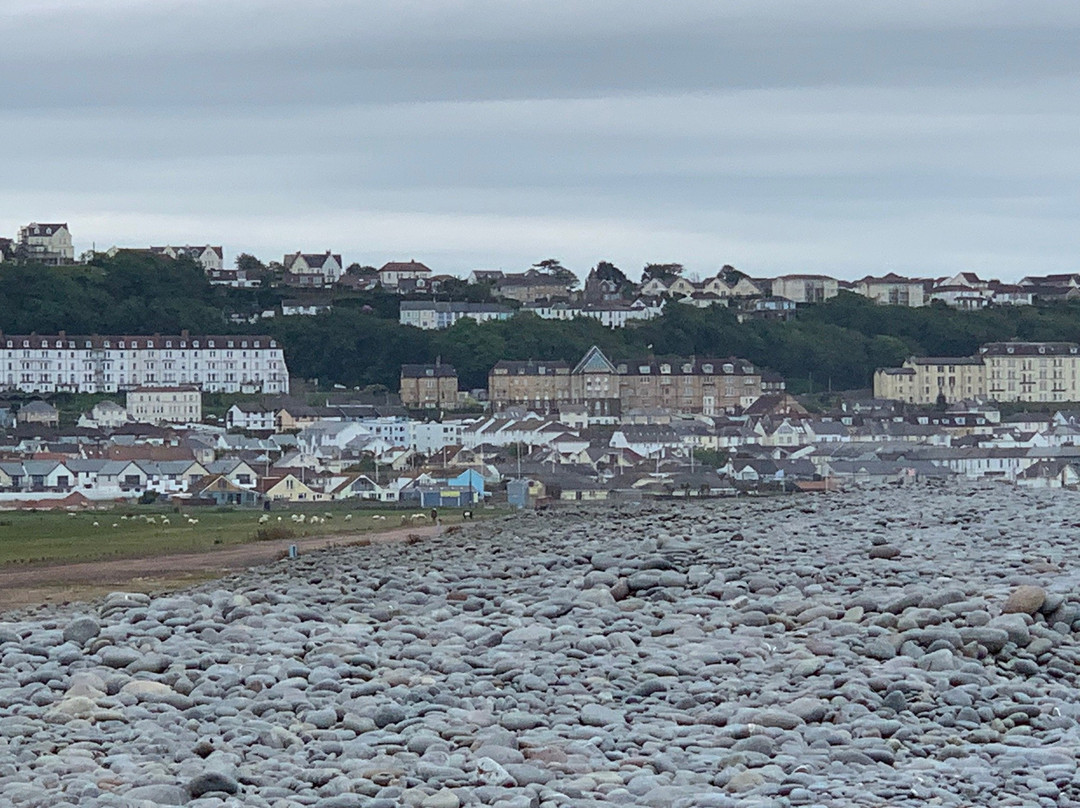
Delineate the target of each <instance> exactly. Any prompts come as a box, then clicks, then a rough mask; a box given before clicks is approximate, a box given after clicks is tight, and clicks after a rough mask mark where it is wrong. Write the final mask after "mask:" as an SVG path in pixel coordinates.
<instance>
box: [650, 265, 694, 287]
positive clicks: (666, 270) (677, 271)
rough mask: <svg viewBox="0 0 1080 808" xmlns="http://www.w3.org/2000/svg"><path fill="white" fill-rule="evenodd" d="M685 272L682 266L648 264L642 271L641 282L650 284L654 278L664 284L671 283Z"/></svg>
mask: <svg viewBox="0 0 1080 808" xmlns="http://www.w3.org/2000/svg"><path fill="white" fill-rule="evenodd" d="M684 271H685V267H684V266H683V265H682V264H646V265H645V268H644V269H642V270H641V282H642V283H648V282H649V281H651V280H652V279H653V278H658V279H660V280H662V281H663V282H664V283H671V282H672V281H673V280H675V279H676V278H678V277H680V276H681V275H682V274H683V272H684Z"/></svg>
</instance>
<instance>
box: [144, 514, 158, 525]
mask: <svg viewBox="0 0 1080 808" xmlns="http://www.w3.org/2000/svg"><path fill="white" fill-rule="evenodd" d="M146 524H148V525H156V524H157V519H155V518H154V517H152V516H148V517H146Z"/></svg>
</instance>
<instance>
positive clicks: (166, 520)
mask: <svg viewBox="0 0 1080 808" xmlns="http://www.w3.org/2000/svg"><path fill="white" fill-rule="evenodd" d="M161 524H163V525H168V524H171V523H170V522H169V517H167V516H163V517H161Z"/></svg>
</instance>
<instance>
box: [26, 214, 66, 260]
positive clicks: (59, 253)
mask: <svg viewBox="0 0 1080 808" xmlns="http://www.w3.org/2000/svg"><path fill="white" fill-rule="evenodd" d="M17 249H20V250H21V251H23V252H25V253H26V257H27V258H28V259H30V260H31V261H37V262H38V263H41V264H48V265H50V266H56V265H59V264H70V263H73V262H74V261H75V248H74V247H73V246H72V243H71V231H70V230H68V226H67V222H58V223H53V224H40V223H38V222H31V223H30V224H28V225H26V226H25V227H20V228H19V238H18V247H17Z"/></svg>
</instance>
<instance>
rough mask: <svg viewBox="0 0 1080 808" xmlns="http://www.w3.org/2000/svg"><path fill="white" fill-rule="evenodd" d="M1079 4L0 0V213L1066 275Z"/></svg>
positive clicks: (589, 257)
mask: <svg viewBox="0 0 1080 808" xmlns="http://www.w3.org/2000/svg"><path fill="white" fill-rule="evenodd" d="M1078 29H1080V4H1076V3H1062V2H1057V1H1056V0H1055V2H1025V3H1016V2H1011V1H1010V2H994V1H993V0H979V2H962V1H961V0H956V1H955V2H947V3H945V2H941V1H940V0H930V1H929V2H902V3H884V2H867V0H852V1H851V2H826V1H825V0H814V2H793V1H792V0H785V1H784V2H769V0H754V2H750V3H747V2H737V3H728V2H720V1H719V0H703V1H702V2H693V0H688V1H687V2H673V3H670V4H663V3H658V2H656V0H647V2H636V0H617V1H616V0H613V1H612V2H606V1H605V0H590V1H589V2H582V0H544V1H543V2H528V1H527V0H526V1H523V2H505V0H500V1H499V2H488V1H487V0H442V1H441V2H411V1H410V0H397V1H396V2H394V3H385V2H330V1H329V0H327V1H326V2H318V1H317V0H303V2H297V0H247V1H244V0H206V1H204V0H81V1H80V0H3V3H2V4H0V41H3V42H4V46H3V47H2V48H0V99H2V100H0V132H2V133H3V135H2V138H3V139H2V143H3V145H4V149H3V152H4V159H3V163H2V165H3V171H2V173H0V234H4V235H11V236H13V235H14V234H15V232H16V230H17V229H18V227H19V225H21V224H25V223H27V222H29V221H67V222H69V223H70V226H71V230H72V233H73V236H74V238H75V242H76V250H78V251H81V250H84V249H89V248H90V247H91V244H92V243H96V245H97V247H98V248H99V249H101V248H105V247H108V246H110V245H113V244H120V245H125V246H136V245H146V244H150V243H154V244H161V243H173V244H176V243H181V244H183V243H193V244H194V243H198V244H203V243H207V242H209V243H213V244H223V245H224V247H225V250H226V260H227V261H230V262H231V260H232V258H233V257H234V256H235V255H236V254H237V253H239V252H242V251H243V252H253V253H255V254H256V255H258V256H259V257H260V258H263V259H264V260H271V259H277V260H280V259H281V256H282V255H283V254H284V253H285V252H294V251H296V250H303V251H305V252H316V251H324V250H326V249H333V250H334V251H335V252H340V253H343V255H344V259H345V261H346V262H347V263H351V262H354V261H356V262H359V263H362V264H374V265H376V266H377V265H380V264H381V263H383V262H384V261H386V260H391V259H397V260H407V259H409V258H415V259H417V260H421V261H424V262H425V263H427V264H428V265H429V266H430V267H431V268H432V269H434V270H435V271H436V272H453V273H456V274H466V273H467V272H468V271H469V270H471V269H474V268H502V269H506V270H520V269H524V268H526V267H527V266H529V265H530V264H532V263H534V262H536V261H539V260H541V259H544V258H549V257H555V258H559V259H561V260H562V261H563V263H564V264H566V265H567V266H568V267H570V268H571V269H573V270H575V271H577V272H578V273H579V274H584V273H585V272H587V271H588V269H589V267H590V266H592V265H594V264H595V263H596V262H597V261H599V260H604V259H606V260H611V261H614V262H615V263H616V264H617V265H619V266H620V267H622V268H623V269H624V270H626V271H627V273H628V274H630V275H631V276H632V277H635V278H636V277H637V276H638V274H639V273H640V270H641V267H642V265H643V264H645V263H648V262H671V261H677V262H681V263H684V264H685V265H686V266H687V268H688V270H690V271H691V272H692V273H697V274H699V275H701V276H705V275H707V274H713V273H715V272H716V270H717V269H719V267H721V266H722V265H723V264H725V263H727V264H732V265H734V266H736V267H738V268H739V269H742V270H744V271H746V272H749V273H751V274H753V275H776V274H783V273H791V272H826V273H829V274H832V275H835V276H838V277H843V278H855V277H861V276H863V275H865V274H867V273H872V274H883V273H885V272H888V271H896V272H900V273H905V274H912V275H920V276H937V275H945V274H952V273H953V272H957V271H962V270H963V271H975V272H978V273H980V274H983V275H986V276H993V277H1000V278H1002V279H1012V280H1015V279H1018V278H1020V277H1021V276H1023V275H1026V274H1032V273H1047V272H1073V271H1080V262H1078V261H1077V256H1078V254H1080V249H1078V248H1080V227H1078V221H1077V218H1078V213H1080V148H1078V146H1080V47H1078V46H1077V43H1078V42H1080V30H1078Z"/></svg>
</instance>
